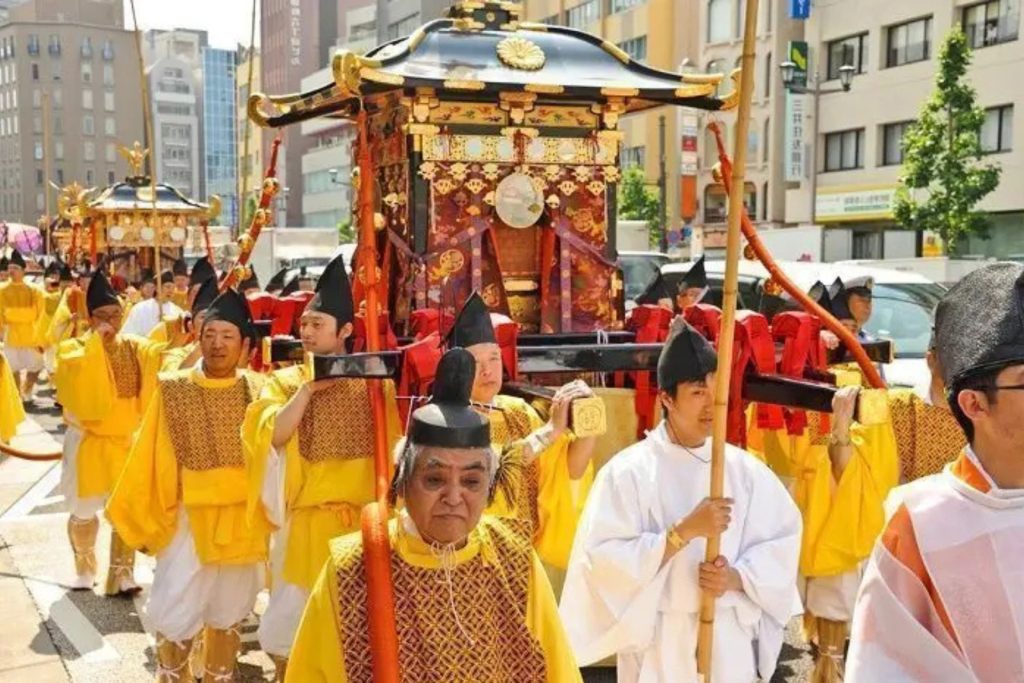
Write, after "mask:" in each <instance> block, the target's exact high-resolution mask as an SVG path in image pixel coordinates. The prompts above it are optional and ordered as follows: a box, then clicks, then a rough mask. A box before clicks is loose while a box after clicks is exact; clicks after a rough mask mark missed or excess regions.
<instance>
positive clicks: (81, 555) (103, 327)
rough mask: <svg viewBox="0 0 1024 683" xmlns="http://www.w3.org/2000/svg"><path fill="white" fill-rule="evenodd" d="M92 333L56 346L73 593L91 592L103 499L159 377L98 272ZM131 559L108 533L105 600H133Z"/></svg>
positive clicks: (153, 358) (152, 355)
mask: <svg viewBox="0 0 1024 683" xmlns="http://www.w3.org/2000/svg"><path fill="white" fill-rule="evenodd" d="M86 307H87V309H88V311H89V316H90V323H91V325H92V330H90V331H89V332H87V333H86V334H84V335H82V336H80V337H75V338H72V339H69V340H66V341H63V342H61V344H60V346H59V347H58V349H57V373H56V376H55V378H54V379H55V382H54V383H55V385H56V388H57V400H58V401H59V402H60V404H61V405H62V406H63V407H64V416H65V420H66V421H67V424H68V429H67V432H66V433H65V435H64V462H63V470H62V476H61V485H62V488H63V491H64V496H65V498H66V500H67V501H68V505H69V507H70V508H71V515H70V516H69V518H68V537H69V539H70V541H71V547H72V550H73V551H74V554H75V570H76V574H77V577H76V579H75V582H74V584H73V588H75V589H81V590H88V589H91V588H92V585H93V582H94V579H95V575H96V556H95V546H96V535H97V533H98V532H99V518H98V517H97V516H96V514H97V513H98V512H99V511H100V510H102V509H103V504H104V502H105V501H106V498H107V496H109V495H110V492H111V491H113V489H114V484H115V483H117V479H118V477H119V476H120V474H121V469H122V468H123V467H124V463H125V460H126V459H127V457H128V451H129V449H130V448H131V444H132V435H133V434H134V432H135V430H136V429H137V428H138V426H139V422H140V420H141V419H142V414H143V411H144V410H145V407H146V403H147V401H148V398H149V397H150V396H151V395H152V392H153V388H154V386H155V384H156V374H157V370H158V369H159V365H158V362H159V358H160V351H161V350H162V345H160V344H154V343H151V342H149V341H147V340H145V339H142V338H141V337H135V336H132V335H123V334H120V333H119V332H118V330H119V329H120V326H121V318H122V315H123V308H122V307H121V302H120V300H119V299H118V297H117V293H116V292H114V290H113V288H112V287H111V286H110V283H109V281H108V280H107V278H106V276H105V275H104V274H103V272H102V271H100V272H97V273H96V274H95V275H94V276H93V277H92V279H91V281H90V283H89V290H88V292H87V293H86ZM134 564H135V553H134V551H133V550H132V549H131V548H130V547H128V546H127V545H125V544H124V542H123V541H122V540H121V538H120V537H119V536H118V535H117V534H116V533H115V534H114V535H113V537H112V539H111V543H110V567H109V569H108V572H107V582H106V588H105V592H106V594H107V595H121V594H134V593H137V592H138V591H139V590H140V589H139V587H138V585H137V584H136V583H135V581H134V579H133V577H132V570H133V567H134Z"/></svg>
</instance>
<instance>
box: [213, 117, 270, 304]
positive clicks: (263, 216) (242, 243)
mask: <svg viewBox="0 0 1024 683" xmlns="http://www.w3.org/2000/svg"><path fill="white" fill-rule="evenodd" d="M280 147H281V135H280V134H278V136H277V137H276V138H274V141H273V142H272V143H271V145H270V163H269V164H267V172H266V173H265V174H264V176H263V187H262V188H261V189H260V202H259V205H258V206H257V207H256V210H255V211H253V212H252V220H251V222H250V223H249V232H247V233H246V234H244V235H239V236H238V258H236V259H235V262H234V263H233V264H232V265H231V269H230V270H229V271H228V275H227V277H225V278H224V280H223V281H222V282H221V283H220V287H219V289H220V291H221V292H226V291H227V289H228V287H234V286H235V284H236V283H238V282H241V281H242V280H243V279H245V269H246V265H247V264H248V263H249V257H250V256H252V249H253V247H255V246H256V240H257V239H259V236H260V232H262V230H263V227H264V226H265V225H266V224H267V223H269V222H270V214H269V213H268V211H269V210H270V202H272V201H273V200H274V195H276V194H277V192H278V190H280V189H281V183H280V182H279V181H278V180H277V150H278V149H279V148H280Z"/></svg>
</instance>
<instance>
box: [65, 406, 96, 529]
mask: <svg viewBox="0 0 1024 683" xmlns="http://www.w3.org/2000/svg"><path fill="white" fill-rule="evenodd" d="M81 443H82V431H81V430H80V429H78V428H77V427H72V426H71V425H68V428H67V431H66V432H64V460H63V462H62V463H61V472H60V489H61V491H62V492H63V493H64V500H66V501H67V503H68V508H69V509H70V510H71V515H72V516H73V517H77V518H78V519H92V518H93V517H94V516H95V515H96V514H98V513H99V511H100V510H102V509H103V505H104V503H106V500H107V498H106V496H93V497H92V498H79V497H78V446H79V445H80V444H81Z"/></svg>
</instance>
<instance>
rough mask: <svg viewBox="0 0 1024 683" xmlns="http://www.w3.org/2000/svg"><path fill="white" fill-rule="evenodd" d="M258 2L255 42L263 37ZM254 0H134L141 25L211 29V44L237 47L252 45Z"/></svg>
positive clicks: (127, 13)
mask: <svg viewBox="0 0 1024 683" xmlns="http://www.w3.org/2000/svg"><path fill="white" fill-rule="evenodd" d="M256 1H257V10H256V11H257V18H256V21H257V24H256V42H257V44H258V43H259V40H260V27H259V23H258V22H259V14H258V13H259V7H258V6H259V0H256ZM252 3H253V0H170V1H168V0H135V12H136V15H137V16H138V19H139V27H140V28H141V29H142V30H143V31H146V30H149V29H151V28H162V29H170V28H191V29H198V30H201V31H202V30H205V31H208V32H209V39H210V45H211V46H213V47H219V48H225V49H234V48H235V47H236V46H237V45H238V44H239V43H241V44H242V45H248V44H249V30H250V21H251V17H252ZM124 26H125V28H127V29H129V30H131V29H133V28H134V24H133V23H132V10H131V3H130V2H129V0H124Z"/></svg>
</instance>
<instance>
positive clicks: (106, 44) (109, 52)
mask: <svg viewBox="0 0 1024 683" xmlns="http://www.w3.org/2000/svg"><path fill="white" fill-rule="evenodd" d="M103 59H104V61H107V62H112V61H114V44H113V43H112V42H110V41H109V40H104V41H103Z"/></svg>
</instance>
